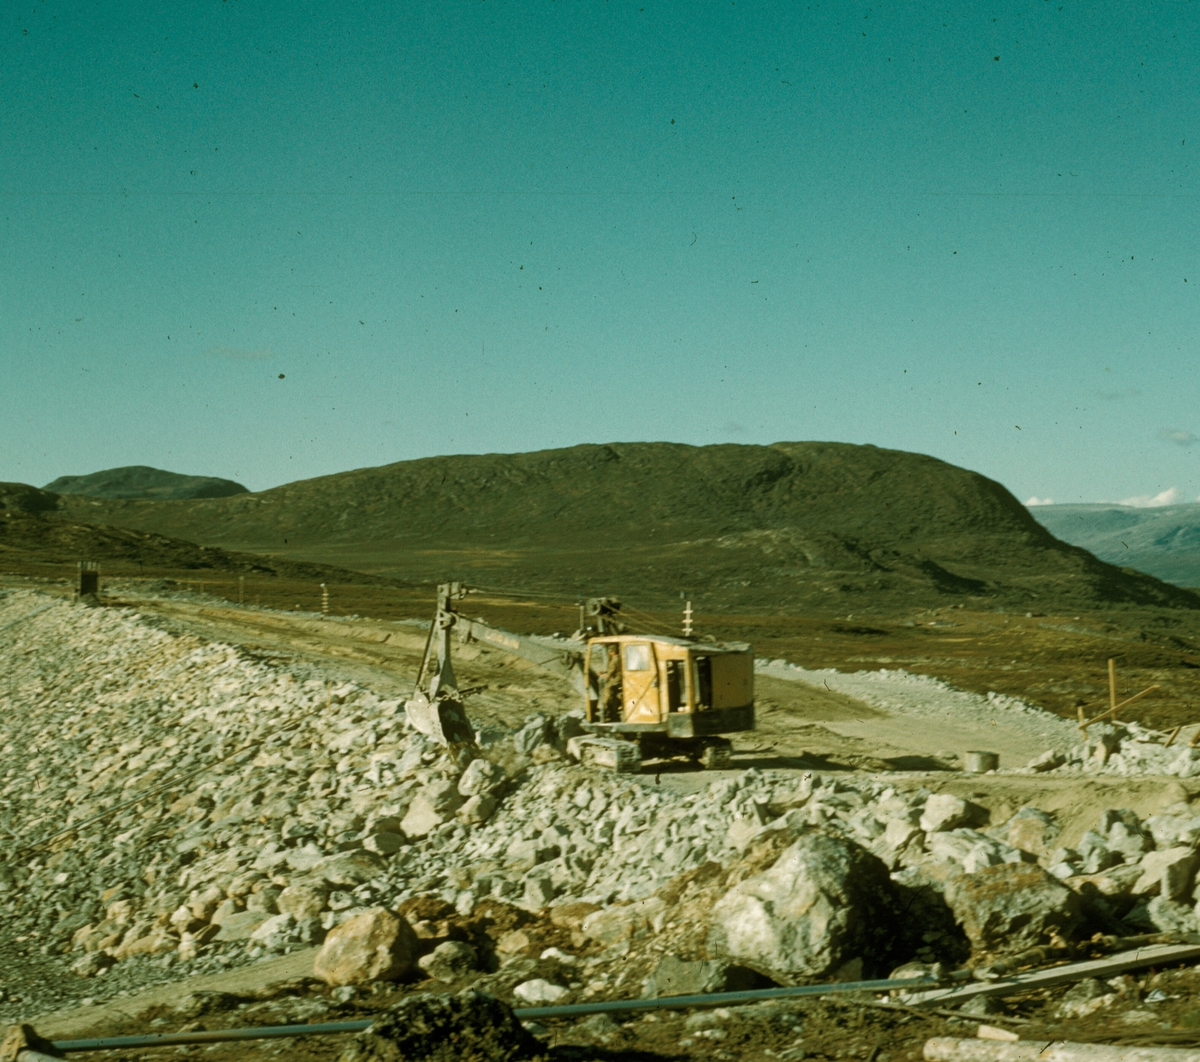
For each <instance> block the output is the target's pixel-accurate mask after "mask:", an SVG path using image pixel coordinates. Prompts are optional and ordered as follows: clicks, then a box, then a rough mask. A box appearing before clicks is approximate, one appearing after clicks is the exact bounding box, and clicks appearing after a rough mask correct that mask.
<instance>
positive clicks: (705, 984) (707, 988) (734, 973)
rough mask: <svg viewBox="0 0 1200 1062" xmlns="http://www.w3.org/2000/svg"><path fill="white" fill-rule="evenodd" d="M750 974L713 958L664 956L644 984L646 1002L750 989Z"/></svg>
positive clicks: (751, 975)
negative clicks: (670, 997) (698, 958)
mask: <svg viewBox="0 0 1200 1062" xmlns="http://www.w3.org/2000/svg"><path fill="white" fill-rule="evenodd" d="M753 980H754V975H753V974H752V973H751V972H750V971H749V970H746V969H744V968H743V967H740V966H732V965H730V964H729V963H727V962H718V961H716V960H714V959H707V960H696V961H694V962H687V961H685V960H683V959H680V958H677V957H676V956H674V955H668V956H666V957H665V958H664V959H662V961H661V962H659V964H658V965H657V966H656V967H655V968H654V972H653V973H652V974H651V975H650V977H649V978H648V979H647V981H646V989H645V994H646V998H648V999H658V998H659V997H661V996H693V995H695V996H698V995H703V994H705V993H708V992H736V991H739V990H741V989H744V988H750V987H751V985H752V982H753Z"/></svg>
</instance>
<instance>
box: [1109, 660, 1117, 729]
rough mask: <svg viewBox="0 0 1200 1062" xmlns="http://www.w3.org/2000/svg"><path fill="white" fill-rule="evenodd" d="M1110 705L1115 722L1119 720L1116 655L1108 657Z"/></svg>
mask: <svg viewBox="0 0 1200 1062" xmlns="http://www.w3.org/2000/svg"><path fill="white" fill-rule="evenodd" d="M1108 707H1109V710H1110V711H1112V712H1113V722H1114V723H1115V722H1116V721H1117V716H1116V708H1117V661H1116V658H1115V657H1111V656H1110V657H1109V658H1108Z"/></svg>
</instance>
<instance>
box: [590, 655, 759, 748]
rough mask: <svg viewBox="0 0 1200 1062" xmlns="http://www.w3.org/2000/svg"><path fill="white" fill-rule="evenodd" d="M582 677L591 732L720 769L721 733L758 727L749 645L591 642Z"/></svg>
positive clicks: (751, 656)
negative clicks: (686, 756)
mask: <svg viewBox="0 0 1200 1062" xmlns="http://www.w3.org/2000/svg"><path fill="white" fill-rule="evenodd" d="M584 672H585V674H586V675H587V682H586V683H585V687H586V692H585V697H586V702H587V703H586V712H587V722H586V724H585V727H586V729H587V730H588V731H590V732H591V733H593V734H596V735H609V736H611V737H614V738H622V739H625V740H629V739H634V740H636V741H638V743H639V744H640V745H641V746H642V747H643V748H645V749H647V751H652V752H654V753H657V754H664V753H665V754H671V753H674V752H680V751H683V752H688V753H691V754H692V755H694V756H695V758H697V759H699V760H700V761H701V762H702V763H705V764H706V766H717V765H718V763H717V762H716V761H728V758H729V748H730V746H729V742H728V741H727V740H725V739H723V738H719V737H717V735H719V734H726V733H731V732H735V731H742V730H753V729H754V652H753V650H752V649H751V647H750V646H749V645H746V644H745V643H723V644H722V643H715V642H696V641H692V640H691V639H688V638H671V637H665V636H661V635H642V634H619V635H609V636H602V637H598V638H591V639H589V640H588V645H587V651H586V654H585V660H584ZM706 761H712V762H706Z"/></svg>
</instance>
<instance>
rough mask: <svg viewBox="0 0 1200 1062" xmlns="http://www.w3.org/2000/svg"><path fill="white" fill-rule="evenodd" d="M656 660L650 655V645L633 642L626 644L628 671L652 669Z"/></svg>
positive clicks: (626, 665)
mask: <svg viewBox="0 0 1200 1062" xmlns="http://www.w3.org/2000/svg"><path fill="white" fill-rule="evenodd" d="M653 667H654V662H653V660H652V659H651V657H650V646H648V645H643V644H638V643H636V642H635V643H632V644H630V645H627V646H625V670H626V671H650V670H651V669H652V668H653Z"/></svg>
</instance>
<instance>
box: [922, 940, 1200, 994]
mask: <svg viewBox="0 0 1200 1062" xmlns="http://www.w3.org/2000/svg"><path fill="white" fill-rule="evenodd" d="M1195 959H1200V944H1152V945H1149V946H1148V947H1144V948H1135V949H1134V950H1132V951H1123V952H1119V953H1118V954H1116V955H1110V956H1108V957H1107V958H1104V959H1090V960H1088V961H1087V962H1072V963H1067V964H1065V965H1063V966H1051V967H1050V968H1049V969H1044V970H1032V971H1030V972H1029V973H1021V974H1014V975H1013V976H1011V977H997V978H996V979H995V980H994V981H980V982H978V983H977V984H970V985H962V986H961V987H958V988H933V989H930V990H928V991H925V992H913V993H911V994H902V995H901V996H900V998H901V999H902V1000H903V1001H904V1002H905V1003H907V1004H908V1005H909V1006H916V1007H919V1006H922V1005H925V1004H935V1003H936V1004H938V1005H939V1006H940V1005H944V1004H948V1003H965V1002H966V1001H967V1000H968V999H974V998H975V997H976V996H1007V995H1012V993H1014V992H1026V991H1028V990H1029V989H1032V988H1049V987H1051V986H1052V985H1063V984H1069V983H1070V982H1071V981H1082V980H1083V979H1084V978H1085V977H1105V976H1107V977H1112V976H1113V975H1115V974H1119V973H1124V972H1125V971H1126V970H1137V969H1144V968H1145V967H1147V966H1174V965H1175V964H1177V963H1181V962H1190V961H1193V960H1195Z"/></svg>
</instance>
